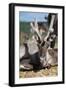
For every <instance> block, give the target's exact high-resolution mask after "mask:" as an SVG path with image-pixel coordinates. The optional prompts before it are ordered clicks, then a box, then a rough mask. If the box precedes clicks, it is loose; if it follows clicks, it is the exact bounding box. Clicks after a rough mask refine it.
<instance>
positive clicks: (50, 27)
mask: <svg viewBox="0 0 66 90" xmlns="http://www.w3.org/2000/svg"><path fill="white" fill-rule="evenodd" d="M54 19H55V15H52V17H51V22H50V26H49V30H48V33H47V36H46V37H45V39H44V41H46V40H47V38H48V37H49V34H50V32H53V31H54V29H53V23H54Z"/></svg>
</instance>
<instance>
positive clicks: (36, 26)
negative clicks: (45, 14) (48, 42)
mask: <svg viewBox="0 0 66 90" xmlns="http://www.w3.org/2000/svg"><path fill="white" fill-rule="evenodd" d="M30 25H31V28H32V30H33V31H34V32H36V34H37V36H38V37H39V38H40V40H42V37H41V34H40V32H39V30H38V23H37V20H36V19H35V20H34V24H33V23H32V22H31V24H30Z"/></svg>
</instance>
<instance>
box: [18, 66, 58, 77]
mask: <svg viewBox="0 0 66 90" xmlns="http://www.w3.org/2000/svg"><path fill="white" fill-rule="evenodd" d="M57 75H58V66H54V67H51V68H50V69H47V68H46V69H41V70H39V71H36V72H35V71H33V70H32V71H20V72H19V77H20V78H32V77H44V76H57Z"/></svg>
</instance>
